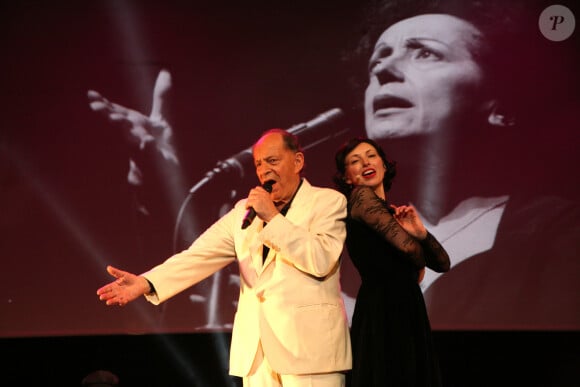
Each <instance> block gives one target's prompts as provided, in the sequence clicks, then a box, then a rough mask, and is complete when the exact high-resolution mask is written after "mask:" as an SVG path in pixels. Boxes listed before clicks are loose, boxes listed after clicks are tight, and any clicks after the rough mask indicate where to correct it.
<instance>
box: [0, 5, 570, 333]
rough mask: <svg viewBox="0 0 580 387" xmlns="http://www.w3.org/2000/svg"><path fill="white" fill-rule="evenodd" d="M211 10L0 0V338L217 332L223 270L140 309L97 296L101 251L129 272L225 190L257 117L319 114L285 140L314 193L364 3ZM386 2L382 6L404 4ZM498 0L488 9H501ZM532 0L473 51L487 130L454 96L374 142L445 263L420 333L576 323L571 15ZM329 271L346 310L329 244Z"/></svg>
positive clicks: (193, 223)
mask: <svg viewBox="0 0 580 387" xmlns="http://www.w3.org/2000/svg"><path fill="white" fill-rule="evenodd" d="M231 3H232V5H227V6H226V5H223V4H221V3H220V2H210V1H207V2H206V1H199V2H198V1H180V0H166V1H125V0H120V1H113V0H105V1H92V0H91V1H51V2H26V1H23V2H20V1H18V2H17V1H15V2H4V3H3V5H1V6H0V26H1V27H0V30H1V31H2V33H1V34H0V41H1V42H2V44H1V47H2V61H1V64H0V66H1V69H2V71H1V72H0V78H1V80H2V82H1V85H2V87H1V88H0V98H1V105H2V107H3V114H2V124H1V125H0V257H1V259H2V274H3V275H2V280H1V281H0V294H2V300H1V302H0V337H27V336H53V335H93V334H123V333H181V332H185V333H189V332H207V331H228V330H230V329H231V324H232V322H233V315H234V312H235V307H236V299H237V292H238V282H237V281H238V275H237V273H238V269H237V267H236V266H235V265H230V266H228V267H226V268H224V269H223V270H222V271H220V272H219V273H217V274H215V275H213V276H212V277H209V278H208V279H206V280H205V281H203V282H201V283H199V284H198V285H195V286H194V287H192V288H190V289H187V290H186V291H184V292H183V293H181V294H179V295H178V296H176V297H174V298H173V299H171V300H169V301H168V302H166V303H164V304H162V305H160V306H158V307H156V306H153V305H152V304H149V303H148V302H147V301H146V300H145V299H139V300H137V301H136V302H134V303H132V304H130V305H128V306H126V307H124V308H109V307H106V306H105V305H104V304H103V303H102V302H100V301H99V300H98V298H97V296H96V289H97V288H99V287H100V286H102V285H104V284H105V283H107V282H109V281H110V280H111V279H112V278H111V277H110V276H109V275H108V274H107V272H106V269H105V268H106V266H107V265H113V266H115V267H118V268H121V269H124V270H128V271H131V272H135V273H141V272H144V271H146V270H147V269H149V268H151V267H152V266H153V265H156V264H158V263H161V262H162V261H163V260H164V259H166V258H168V257H169V256H170V255H171V254H172V253H173V252H175V251H177V250H180V249H183V248H185V247H187V245H188V244H189V243H191V242H192V241H193V240H194V239H195V237H196V236H197V235H199V234H200V233H201V232H202V231H203V230H204V229H205V228H206V227H208V226H209V225H210V224H211V223H212V222H213V221H215V220H216V219H217V218H218V217H219V216H220V215H221V214H223V213H224V212H225V211H227V210H228V209H229V208H230V207H231V206H232V205H233V204H234V203H235V202H236V201H237V200H239V199H242V198H244V197H245V195H246V194H247V192H248V190H249V188H250V187H253V186H255V185H256V184H257V179H256V177H255V174H254V171H253V168H252V163H251V160H248V159H246V158H242V157H241V156H238V158H239V159H240V160H241V164H240V166H238V167H236V168H229V169H228V168H225V169H224V170H219V172H217V173H215V170H214V168H215V167H216V166H218V165H220V164H219V163H220V162H223V161H228V160H229V159H230V157H234V156H236V155H238V154H239V153H240V152H242V151H244V150H245V149H247V148H248V147H249V146H250V145H251V144H252V142H253V141H254V140H256V139H257V137H259V135H260V134H261V133H262V132H263V131H264V130H266V129H269V128H275V127H276V128H291V127H293V126H295V125H297V124H301V123H305V122H307V121H309V120H311V119H314V118H315V117H317V116H318V115H320V114H322V113H324V112H327V111H329V110H331V109H340V111H341V112H342V114H341V116H340V117H339V118H338V119H337V120H333V121H332V122H330V123H328V124H327V125H321V126H317V127H316V128H315V129H313V130H312V131H308V132H306V133H304V135H303V136H302V137H301V139H302V141H303V145H305V146H306V147H307V149H306V165H307V166H306V171H305V174H306V178H307V179H308V180H309V181H310V182H311V183H313V184H316V185H321V186H328V187H333V183H332V175H333V173H334V160H333V158H334V152H335V150H336V149H337V148H338V146H339V145H340V144H341V143H342V142H344V141H345V140H346V139H348V138H350V137H352V136H363V135H366V134H367V133H366V132H365V122H364V114H363V94H364V88H365V85H366V81H367V78H366V77H368V74H367V71H368V70H367V68H368V60H369V57H368V56H367V55H368V54H370V51H368V50H366V51H365V49H364V46H363V45H361V44H359V43H360V41H361V40H363V41H364V38H365V37H366V36H367V34H369V39H371V35H370V34H371V32H372V30H373V28H372V27H374V25H373V26H371V25H365V20H366V19H365V15H366V14H367V13H366V12H367V5H369V4H370V2H369V1H361V0H351V1H347V0H339V1H302V0H300V1H285V2H279V1H249V2H231ZM402 3H405V4H406V7H407V8H406V10H403V14H405V12H408V13H409V12H410V11H411V10H412V9H413V7H414V6H415V5H416V4H415V3H416V2H414V1H406V2H402ZM455 3H457V4H462V3H464V2H455ZM482 3H486V2H485V1H483V2H482ZM499 3H500V7H504V10H505V11H506V12H503V13H502V17H503V16H505V17H507V16H509V15H508V9H509V8H510V6H511V5H512V3H514V2H511V1H503V2H499ZM457 4H456V5H455V6H456V7H457ZM465 4H467V2H465ZM514 4H515V3H514ZM558 4H560V5H563V6H566V7H567V8H566V9H567V10H568V11H570V14H568V13H562V12H563V11H562V10H561V9H558V10H557V11H554V12H556V13H555V14H554V15H551V16H549V17H555V18H554V19H550V20H552V21H553V24H552V25H551V27H553V29H554V30H558V29H560V28H564V27H566V28H570V24H569V23H570V15H572V17H574V16H576V17H578V16H579V15H580V9H579V8H578V7H577V2H570V1H560V2H558ZM549 5H551V3H549V2H545V1H526V2H525V6H524V7H522V8H521V9H519V10H518V11H517V12H520V13H519V14H518V15H519V17H516V18H515V20H516V21H517V23H518V25H517V26H516V24H514V25H513V30H514V31H515V30H517V31H523V32H519V33H520V35H519V36H517V39H513V40H512V38H510V37H508V36H506V37H505V39H503V43H502V44H498V45H497V46H496V45H494V44H490V45H489V47H488V48H487V49H488V50H489V52H488V53H487V54H488V56H487V58H488V61H487V62H486V63H485V65H486V66H489V67H488V68H490V69H491V70H490V71H489V72H490V74H491V75H490V76H489V79H490V81H489V84H487V85H486V86H485V88H486V91H487V92H490V93H493V92H497V93H499V94H500V95H501V96H502V98H503V101H504V102H505V103H504V104H502V105H501V109H503V110H501V111H499V113H501V114H499V113H498V116H499V115H501V116H502V119H505V122H501V123H503V124H504V125H495V126H492V125H490V126H488V127H486V128H485V130H484V128H482V127H479V126H480V125H479V123H478V122H475V120H476V118H481V117H480V115H481V114H480V113H481V112H479V111H476V110H475V109H474V110H473V112H472V114H468V115H469V116H470V117H469V118H473V119H474V123H473V124H468V122H469V121H468V118H467V117H458V118H457V120H458V121H459V120H463V121H461V122H462V127H461V129H462V130H461V131H453V130H451V129H449V130H442V131H440V132H439V133H437V134H436V135H433V134H430V135H427V136H421V135H411V136H399V137H396V138H384V139H382V140H381V144H382V145H383V146H384V148H385V150H386V152H387V154H388V155H389V157H391V158H392V159H394V160H395V161H397V166H398V175H397V177H396V179H395V182H394V185H393V189H392V190H391V192H390V193H389V201H391V202H392V203H395V204H405V203H413V204H414V205H416V206H417V209H418V211H419V212H420V213H421V214H422V216H424V217H425V218H424V219H425V221H426V223H427V224H428V228H429V229H430V230H431V231H432V233H433V234H434V235H436V236H437V237H438V238H439V239H440V240H441V241H442V242H443V244H444V246H445V247H446V248H447V249H448V251H449V253H450V256H451V261H452V269H451V270H450V271H449V272H448V273H445V274H443V275H441V276H438V275H435V274H434V273H431V272H428V273H427V275H426V277H425V279H424V282H423V283H422V284H421V286H422V288H423V292H424V295H425V300H426V303H427V308H428V312H429V316H430V319H431V323H432V326H433V328H434V329H436V330H437V329H440V330H466V329H467V330H470V329H473V330H578V329H580V301H579V300H580V299H579V297H578V295H579V294H580V281H578V279H577V278H576V277H577V274H578V273H579V272H580V263H579V262H580V250H579V241H580V238H579V236H580V235H579V231H580V229H579V225H580V218H579V211H578V205H579V204H580V203H579V200H578V199H579V188H580V184H579V182H578V170H577V169H578V165H580V153H579V152H578V149H579V148H578V145H580V144H579V141H578V139H579V132H578V131H579V128H580V125H579V124H580V120H579V119H578V108H579V106H580V104H579V100H580V99H579V97H580V88H579V86H580V83H579V82H578V80H579V77H578V73H579V72H578V60H579V59H580V58H579V56H580V45H579V44H578V43H579V39H578V29H577V28H576V30H575V31H573V32H572V35H571V36H569V37H567V38H566V39H562V40H552V39H550V38H548V37H546V35H544V33H543V32H542V27H541V22H540V21H541V15H542V11H544V10H545V9H546V8H547V7H548V6H549ZM459 7H461V5H459ZM396 15H398V14H395V13H393V14H392V15H391V16H393V17H394V16H396ZM562 15H564V16H565V18H564V19H559V17H561V16H562ZM401 17H403V16H401ZM544 17H546V16H544ZM369 23H370V22H369ZM384 23H385V26H384V27H383V29H384V28H385V27H386V26H387V24H386V23H387V20H386V19H385V21H384ZM544 25H545V24H544ZM441 28H442V29H444V28H445V26H441ZM493 33H496V34H499V32H497V31H492V32H490V34H493ZM562 33H564V32H562ZM548 34H549V32H548ZM495 38H497V36H495ZM370 41H371V42H372V39H371V40H370ZM497 41H500V42H502V39H498V40H497ZM508 43H509V44H508ZM371 44H374V42H373V43H371ZM489 58H491V60H489ZM158 77H159V78H158ZM491 80H493V82H492V81H491ZM156 82H158V83H156ZM156 85H157V88H156ZM413 87H415V88H416V89H415V90H418V92H421V90H423V89H425V88H428V87H429V85H428V84H425V85H423V84H415V85H414V86H413ZM89 92H96V93H99V94H100V95H101V96H102V97H103V98H105V99H106V100H107V101H108V102H109V103H111V104H118V105H120V106H121V107H124V108H127V109H131V110H132V112H131V114H137V113H138V112H140V113H143V114H144V115H145V116H149V115H150V114H151V113H152V111H153V113H161V114H162V116H163V118H164V120H165V121H164V124H165V126H163V127H157V128H154V129H153V130H157V131H163V130H168V128H169V129H170V131H171V138H170V140H169V141H170V144H171V145H167V144H166V145H167V147H166V148H164V147H163V144H162V145H161V146H160V147H155V146H154V145H152V144H153V143H151V142H148V141H147V139H142V140H136V137H137V136H138V135H139V133H138V127H137V126H133V127H132V128H131V127H129V126H128V125H127V123H126V122H122V121H118V122H115V121H111V120H109V119H108V118H107V117H106V116H105V115H104V114H101V112H99V111H96V110H95V109H93V108H92V107H95V106H94V105H93V106H91V104H90V102H91V99H90V98H89ZM154 92H156V93H157V94H154ZM442 93H443V91H442ZM91 95H93V96H95V94H94V93H93V94H91ZM472 96H473V98H476V97H475V92H474V93H472V94H470V93H469V92H465V93H464V94H463V97H462V98H463V99H462V100H460V101H459V102H460V103H464V102H465V104H467V105H469V103H468V102H469V101H470V98H472ZM109 106H112V105H109ZM436 108H437V107H434V106H430V107H423V109H426V110H429V109H436ZM441 109H442V108H441ZM442 114H443V113H442ZM496 117H497V116H496ZM496 124H497V122H496ZM131 129H132V130H131ZM167 133H169V132H165V134H167ZM157 134H159V133H157ZM236 160H237V159H236ZM230 161H231V160H230ZM218 169H219V168H218ZM341 281H342V288H343V294H344V299H345V303H346V305H347V308H348V311H349V314H350V313H352V309H353V307H354V299H355V298H356V292H357V289H358V285H359V283H360V279H359V277H358V274H357V272H356V270H355V269H354V267H353V266H352V264H351V262H350V260H349V257H348V255H347V254H346V253H345V254H344V259H343V264H342V276H341Z"/></svg>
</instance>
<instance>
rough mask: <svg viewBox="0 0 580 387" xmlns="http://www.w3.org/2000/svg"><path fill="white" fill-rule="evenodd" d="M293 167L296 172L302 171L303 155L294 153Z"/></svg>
mask: <svg viewBox="0 0 580 387" xmlns="http://www.w3.org/2000/svg"><path fill="white" fill-rule="evenodd" d="M294 165H295V167H296V170H297V171H298V172H300V171H302V169H304V153H302V152H296V153H295V154H294Z"/></svg>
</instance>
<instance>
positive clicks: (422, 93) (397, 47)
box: [365, 14, 484, 140]
mask: <svg viewBox="0 0 580 387" xmlns="http://www.w3.org/2000/svg"><path fill="white" fill-rule="evenodd" d="M480 35H481V34H480V33H479V31H478V30H477V29H476V28H475V27H474V26H473V25H472V24H470V23H467V22H465V21H463V20H462V19H459V18H456V17H454V16H450V15H445V14H426V15H420V16H415V17H412V18H409V19H405V20H402V21H400V22H398V23H396V24H393V25H392V26H391V27H389V28H388V29H386V30H385V31H384V32H383V34H382V35H381V37H380V38H379V39H378V41H377V43H376V45H375V49H374V51H373V54H372V56H371V59H370V62H369V84H368V87H367V89H366V93H365V125H366V131H367V135H368V136H369V137H370V138H372V139H375V140H377V139H382V138H392V137H403V136H409V135H413V134H421V133H433V132H437V131H439V130H442V129H446V130H450V129H453V128H454V127H455V126H457V125H458V123H461V119H462V118H463V117H466V116H468V115H471V116H473V115H475V114H477V115H479V114H480V112H481V111H482V109H483V107H484V103H483V100H482V97H481V96H480V94H481V89H482V88H481V84H482V78H483V75H482V69H481V68H480V66H479V65H478V63H476V62H475V59H474V58H473V55H472V52H473V50H474V49H475V48H477V47H478V45H479V44H480V42H479V39H480ZM465 129H466V130H469V128H465Z"/></svg>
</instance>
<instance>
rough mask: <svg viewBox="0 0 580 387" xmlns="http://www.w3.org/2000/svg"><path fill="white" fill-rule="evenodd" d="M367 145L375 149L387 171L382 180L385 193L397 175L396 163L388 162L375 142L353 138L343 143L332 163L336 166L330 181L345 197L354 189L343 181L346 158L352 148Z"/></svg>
mask: <svg viewBox="0 0 580 387" xmlns="http://www.w3.org/2000/svg"><path fill="white" fill-rule="evenodd" d="M363 142H364V143H367V144H369V145H370V146H372V147H373V148H375V149H376V151H377V153H378V154H379V156H380V157H381V159H382V160H383V163H384V164H385V167H386V168H387V171H386V172H385V176H384V178H383V187H384V189H385V193H387V192H389V190H390V189H391V185H392V183H393V179H394V177H395V175H396V174H397V163H396V162H395V161H392V160H389V159H388V158H387V155H386V154H385V151H384V150H383V148H381V147H380V145H379V144H377V143H376V142H375V141H373V140H371V139H370V138H366V137H354V138H352V139H350V140H348V141H347V142H345V143H344V144H343V145H342V146H341V147H340V148H338V150H337V151H336V153H335V155H334V163H335V164H336V173H335V175H334V177H333V178H332V180H333V181H334V184H336V187H337V188H338V190H339V191H340V192H342V193H343V194H344V195H346V197H348V196H350V193H351V191H352V189H353V188H354V187H353V185H352V184H347V182H346V181H345V179H344V172H345V170H346V164H345V161H346V156H347V155H348V154H349V153H350V152H352V150H353V149H354V148H356V147H357V146H358V145H359V144H361V143H363Z"/></svg>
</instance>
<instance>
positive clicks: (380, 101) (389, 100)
mask: <svg viewBox="0 0 580 387" xmlns="http://www.w3.org/2000/svg"><path fill="white" fill-rule="evenodd" d="M412 106H413V104H412V103H411V102H410V101H409V100H406V99H404V98H400V97H395V96H393V95H380V96H377V97H376V98H375V99H374V100H373V110H374V111H375V113H377V112H379V111H381V110H388V109H408V108H410V107H412Z"/></svg>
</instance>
